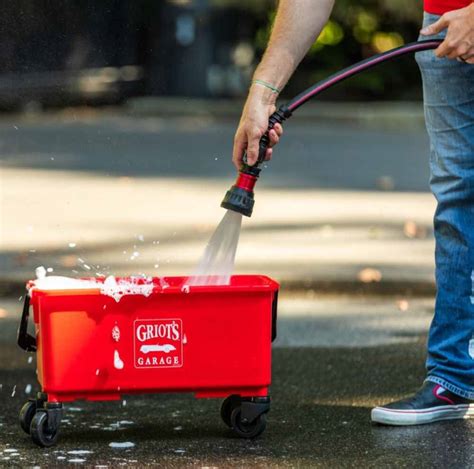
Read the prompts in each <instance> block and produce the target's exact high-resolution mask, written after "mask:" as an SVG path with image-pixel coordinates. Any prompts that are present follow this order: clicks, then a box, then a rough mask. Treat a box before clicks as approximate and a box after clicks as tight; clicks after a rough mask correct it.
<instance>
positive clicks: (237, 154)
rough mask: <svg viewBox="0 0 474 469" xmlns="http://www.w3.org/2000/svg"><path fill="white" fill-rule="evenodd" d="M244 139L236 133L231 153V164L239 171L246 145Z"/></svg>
mask: <svg viewBox="0 0 474 469" xmlns="http://www.w3.org/2000/svg"><path fill="white" fill-rule="evenodd" d="M246 144H247V142H246V139H245V138H244V137H243V136H242V134H239V133H237V134H236V136H235V138H234V150H233V152H232V163H234V166H235V167H236V168H237V170H239V169H240V167H241V166H242V157H243V155H244V151H245V147H246V146H247V145H246Z"/></svg>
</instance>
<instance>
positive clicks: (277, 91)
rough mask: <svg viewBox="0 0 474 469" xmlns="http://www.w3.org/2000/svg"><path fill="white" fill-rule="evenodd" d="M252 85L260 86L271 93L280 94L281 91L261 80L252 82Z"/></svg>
mask: <svg viewBox="0 0 474 469" xmlns="http://www.w3.org/2000/svg"><path fill="white" fill-rule="evenodd" d="M252 84H257V85H262V86H264V87H265V88H268V89H269V90H272V91H273V93H277V94H280V92H281V90H279V89H278V88H277V87H276V86H273V85H272V84H270V83H267V82H266V81H263V80H252Z"/></svg>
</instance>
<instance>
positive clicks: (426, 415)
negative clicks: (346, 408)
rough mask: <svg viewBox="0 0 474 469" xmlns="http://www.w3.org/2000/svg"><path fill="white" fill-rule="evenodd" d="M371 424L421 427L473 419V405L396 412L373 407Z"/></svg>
mask: <svg viewBox="0 0 474 469" xmlns="http://www.w3.org/2000/svg"><path fill="white" fill-rule="evenodd" d="M371 418H372V422H376V423H382V424H384V425H422V424H425V423H432V422H439V421H441V420H453V419H469V418H474V404H459V405H455V406H454V405H447V406H438V407H432V408H431V409H423V410H396V409H387V408H385V407H375V408H374V409H372V412H371Z"/></svg>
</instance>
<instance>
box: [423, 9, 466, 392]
mask: <svg viewBox="0 0 474 469" xmlns="http://www.w3.org/2000/svg"><path fill="white" fill-rule="evenodd" d="M438 18H439V17H438V16H436V15H431V14H428V13H425V16H424V25H427V24H431V23H433V22H435V21H436V20H437V19H438ZM444 35H445V32H443V33H441V34H439V35H438V37H443V36H444ZM420 39H421V37H420ZM416 60H417V62H418V65H419V67H420V70H421V75H422V79H423V96H424V105H425V119H426V128H427V130H428V134H429V138H430V169H431V179H430V184H431V190H432V191H433V194H434V196H435V197H436V200H437V202H438V206H437V209H436V213H435V217H434V233H435V240H436V253H435V258H436V284H437V295H436V307H435V315H434V318H433V322H432V324H431V328H430V332H429V338H428V359H427V362H426V366H427V372H428V376H427V380H428V381H432V382H434V383H437V384H440V385H441V386H443V387H444V388H446V389H448V390H450V391H451V392H453V393H455V394H457V395H459V396H462V397H465V398H469V399H474V292H473V288H474V65H469V64H465V63H461V62H458V61H456V60H449V59H438V58H436V56H435V55H434V53H433V51H424V52H419V53H417V54H416Z"/></svg>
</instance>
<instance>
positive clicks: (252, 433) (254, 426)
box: [231, 407, 267, 438]
mask: <svg viewBox="0 0 474 469" xmlns="http://www.w3.org/2000/svg"><path fill="white" fill-rule="evenodd" d="M231 426H232V430H233V431H234V432H235V433H236V434H237V435H238V436H240V437H241V438H255V437H257V436H258V435H260V434H262V433H263V431H264V430H265V427H266V426H267V419H266V415H265V414H261V415H259V416H258V417H257V418H256V419H255V420H254V421H253V422H246V421H245V420H244V419H242V410H241V408H240V407H237V408H236V409H234V411H233V412H232V415H231Z"/></svg>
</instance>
